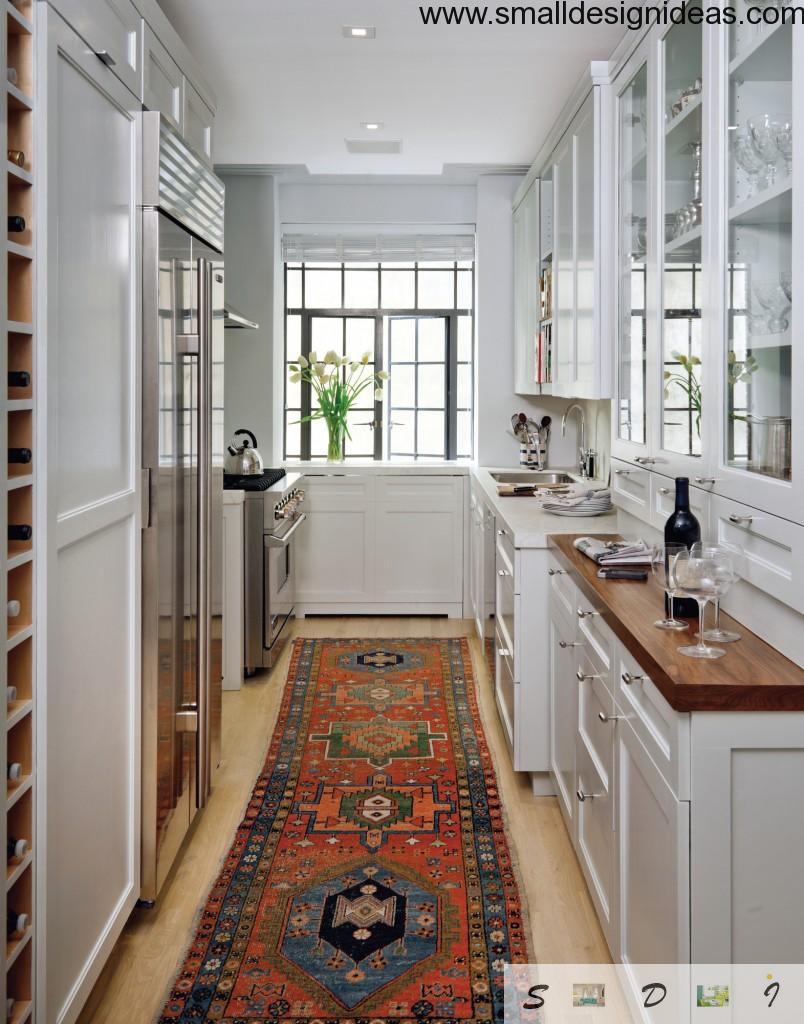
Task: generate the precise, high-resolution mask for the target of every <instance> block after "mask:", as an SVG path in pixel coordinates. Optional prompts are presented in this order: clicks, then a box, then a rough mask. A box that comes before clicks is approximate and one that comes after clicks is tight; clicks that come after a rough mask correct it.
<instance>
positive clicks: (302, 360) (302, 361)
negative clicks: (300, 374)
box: [297, 356, 310, 370]
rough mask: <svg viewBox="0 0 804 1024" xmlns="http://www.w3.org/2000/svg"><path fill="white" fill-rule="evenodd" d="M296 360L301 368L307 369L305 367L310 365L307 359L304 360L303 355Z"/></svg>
mask: <svg viewBox="0 0 804 1024" xmlns="http://www.w3.org/2000/svg"><path fill="white" fill-rule="evenodd" d="M297 362H298V364H299V366H301V368H302V369H303V370H306V369H307V367H308V366H309V365H310V364H309V363H308V362H307V360H306V359H305V358H304V356H299V358H298V359H297Z"/></svg>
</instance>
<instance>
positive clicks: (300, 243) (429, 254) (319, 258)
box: [282, 233, 475, 263]
mask: <svg viewBox="0 0 804 1024" xmlns="http://www.w3.org/2000/svg"><path fill="white" fill-rule="evenodd" d="M282 258H283V260H284V262H285V263H374V262H380V263H413V262H420V263H432V262H442V261H443V262H453V261H454V260H459V261H462V262H463V261H467V260H473V259H474V258H475V236H474V235H471V234H438V235H435V234H434V235H424V234H422V235H413V234H409V235H392V234H388V235H386V234H365V235H357V234H355V235H345V234H329V235H328V234H290V233H288V234H283V235H282Z"/></svg>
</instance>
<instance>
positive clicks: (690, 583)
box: [669, 548, 734, 660]
mask: <svg viewBox="0 0 804 1024" xmlns="http://www.w3.org/2000/svg"><path fill="white" fill-rule="evenodd" d="M669 574H670V576H671V577H672V579H673V586H674V590H675V592H676V593H677V594H680V595H681V596H682V597H691V598H693V599H694V600H695V601H697V602H698V643H697V644H690V645H689V646H687V647H679V649H678V651H679V654H683V655H684V656H685V657H687V658H706V659H710V660H711V659H714V658H722V657H723V655H724V654H725V653H726V652H725V651H724V650H722V649H721V648H719V647H708V646H707V645H706V641H705V639H704V632H705V631H704V615H705V613H706V606H707V604H708V603H709V602H710V601H712V600H714V599H715V598H716V597H717V598H721V597H723V595H724V594H725V593H726V592H727V591H728V589H729V587H730V586H731V584H732V582H733V581H734V569H733V568H732V563H731V555H730V553H729V552H727V551H726V549H725V548H721V549H718V550H717V551H715V550H712V551H711V552H710V553H709V555H708V557H703V556H702V555H699V556H695V555H693V554H692V552H691V551H687V550H686V549H685V550H684V551H680V552H679V553H678V554H677V555H676V556H675V557H674V558H673V559H671V561H670V568H669Z"/></svg>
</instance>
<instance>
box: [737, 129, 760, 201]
mask: <svg viewBox="0 0 804 1024" xmlns="http://www.w3.org/2000/svg"><path fill="white" fill-rule="evenodd" d="M732 151H733V153H734V159H735V161H736V163H737V166H738V167H739V168H740V170H741V171H743V173H744V174H745V176H746V179H747V180H748V198H751V197H753V196H755V195H756V194H757V191H758V190H759V183H760V180H761V179H762V172H763V171H764V170H765V166H766V165H765V161H764V160H763V159H762V157H761V156H760V155H759V153H757V151H756V149H755V148H754V142H753V139H752V138H751V135H750V133H749V132H748V131H745V130H744V131H740V132H737V133H736V135H735V136H734V140H733V142H732Z"/></svg>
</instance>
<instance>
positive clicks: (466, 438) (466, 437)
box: [457, 412, 472, 459]
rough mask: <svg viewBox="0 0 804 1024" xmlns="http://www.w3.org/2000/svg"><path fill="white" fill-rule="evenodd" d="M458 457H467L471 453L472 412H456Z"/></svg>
mask: <svg viewBox="0 0 804 1024" xmlns="http://www.w3.org/2000/svg"><path fill="white" fill-rule="evenodd" d="M457 455H458V458H459V459H468V458H470V457H471V455H472V414H471V413H469V412H459V413H458V452H457Z"/></svg>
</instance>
